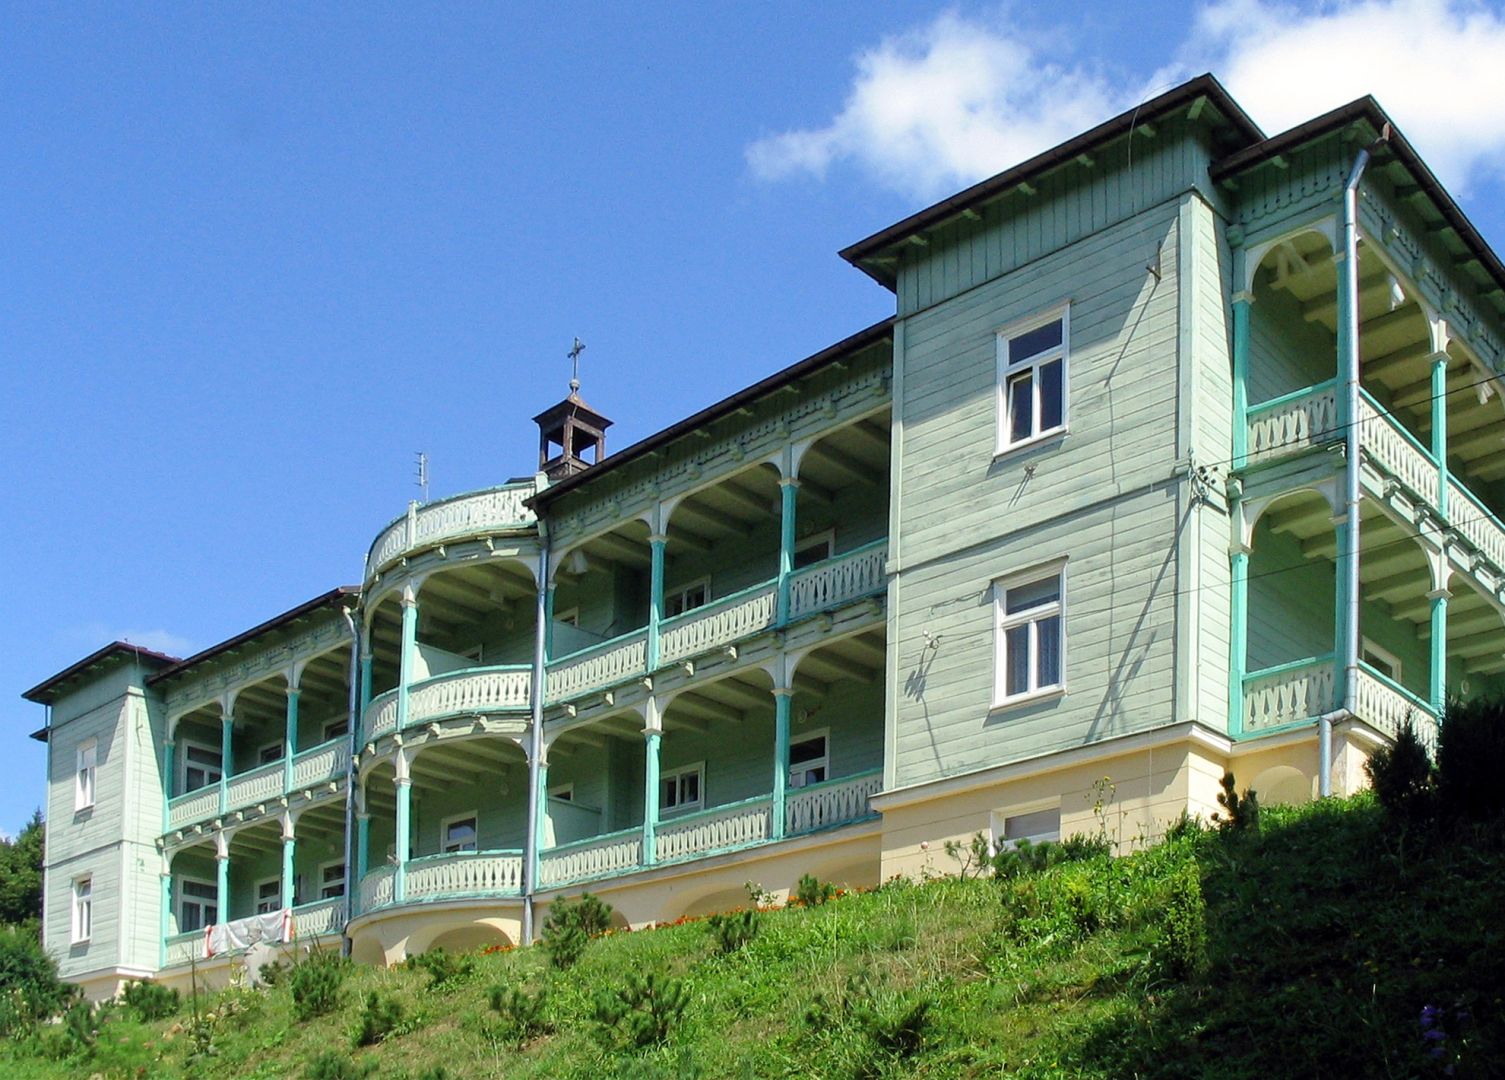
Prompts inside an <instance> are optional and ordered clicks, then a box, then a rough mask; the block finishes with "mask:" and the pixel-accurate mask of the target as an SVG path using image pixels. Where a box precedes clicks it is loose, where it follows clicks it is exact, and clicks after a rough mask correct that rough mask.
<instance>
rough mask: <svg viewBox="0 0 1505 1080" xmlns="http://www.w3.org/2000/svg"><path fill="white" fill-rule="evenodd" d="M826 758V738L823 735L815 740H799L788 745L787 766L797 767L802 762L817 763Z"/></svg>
mask: <svg viewBox="0 0 1505 1080" xmlns="http://www.w3.org/2000/svg"><path fill="white" fill-rule="evenodd" d="M825 756H826V737H825V736H824V735H822V736H820V737H819V738H816V739H801V740H800V741H799V742H796V743H790V744H789V764H791V765H798V764H800V763H801V762H804V761H819V760H820V759H821V758H823V757H825Z"/></svg>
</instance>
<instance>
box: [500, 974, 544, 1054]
mask: <svg viewBox="0 0 1505 1080" xmlns="http://www.w3.org/2000/svg"><path fill="white" fill-rule="evenodd" d="M548 994H549V992H548V991H547V990H544V989H540V990H539V991H538V992H537V993H533V994H530V993H528V992H527V991H526V990H524V989H523V988H522V987H519V986H493V987H492V988H491V989H490V990H488V991H487V992H486V1002H487V1004H489V1005H490V1006H491V1009H492V1011H493V1012H495V1013H497V1014H498V1015H499V1016H500V1017H501V1018H502V1037H503V1038H504V1039H505V1040H506V1041H507V1042H509V1043H511V1044H512V1046H513V1048H514V1049H517V1050H521V1049H522V1048H523V1047H524V1046H526V1045H527V1043H528V1042H529V1041H530V1040H532V1039H533V1038H535V1037H537V1036H539V1035H542V1034H543V1033H544V1032H545V1031H547V1030H548V1022H547V1021H546V1020H545V1019H544V1007H545V1006H546V1005H547V1004H548Z"/></svg>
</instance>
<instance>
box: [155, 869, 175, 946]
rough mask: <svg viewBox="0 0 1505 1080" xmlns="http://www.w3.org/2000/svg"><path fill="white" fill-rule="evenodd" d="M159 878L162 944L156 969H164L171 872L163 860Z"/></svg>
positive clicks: (170, 899)
mask: <svg viewBox="0 0 1505 1080" xmlns="http://www.w3.org/2000/svg"><path fill="white" fill-rule="evenodd" d="M161 876H162V917H161V919H160V922H161V924H162V933H161V935H160V936H161V938H162V943H161V947H160V948H159V949H158V950H157V967H159V968H165V967H166V966H167V937H168V934H169V933H171V931H172V870H171V869H170V868H169V867H168V866H167V863H166V860H165V859H164V860H163V868H162V875H161Z"/></svg>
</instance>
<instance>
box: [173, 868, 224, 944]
mask: <svg viewBox="0 0 1505 1080" xmlns="http://www.w3.org/2000/svg"><path fill="white" fill-rule="evenodd" d="M188 884H194V885H202V886H203V887H204V888H206V889H208V890H210V891H211V892H213V893H214V894H215V896H214V899H212V900H211V899H210V898H209V897H207V896H189V895H188V891H187V890H186V889H185V888H184V887H183V886H185V885H188ZM173 894H174V895H173V899H174V900H176V901H177V904H176V905H175V906H176V911H175V912H174V915H175V916H176V918H177V921H178V932H179V933H182V934H186V933H190V932H193V933H197V932H198V931H200V930H202V929H204V927H206V926H213V925H214V924H215V923H216V922H218V921H219V915H220V912H219V886H218V885H216V884H215V883H214V882H212V881H206V880H205V879H204V878H193V877H184V876H182V875H179V876H178V877H177V878H175V879H174V888H173ZM184 904H192V905H194V906H195V907H197V908H198V909H199V925H198V926H196V927H194V928H193V930H192V931H188V930H184V929H183V924H184V923H185V922H187V921H188V920H187V919H185V918H183V905H184ZM211 908H212V909H213V911H214V918H213V919H210V918H208V914H209V911H210V909H211Z"/></svg>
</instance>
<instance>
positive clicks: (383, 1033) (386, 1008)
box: [351, 990, 403, 1046]
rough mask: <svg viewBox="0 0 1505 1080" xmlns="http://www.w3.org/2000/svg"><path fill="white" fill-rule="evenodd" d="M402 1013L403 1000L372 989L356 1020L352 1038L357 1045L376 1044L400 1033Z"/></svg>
mask: <svg viewBox="0 0 1505 1080" xmlns="http://www.w3.org/2000/svg"><path fill="white" fill-rule="evenodd" d="M402 1013H403V1010H402V1002H400V1001H398V1000H397V999H396V998H393V997H387V996H385V995H383V994H379V993H377V992H376V991H375V990H372V991H371V992H370V993H369V994H367V995H366V1006H365V1008H363V1009H362V1010H361V1015H360V1017H359V1019H357V1020H356V1024H355V1030H354V1031H353V1032H352V1033H351V1040H352V1041H353V1042H354V1043H355V1045H356V1046H375V1045H376V1044H377V1043H379V1042H381V1041H382V1040H383V1039H386V1038H389V1037H391V1036H392V1035H395V1034H397V1033H398V1028H400V1027H401V1026H402Z"/></svg>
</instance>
